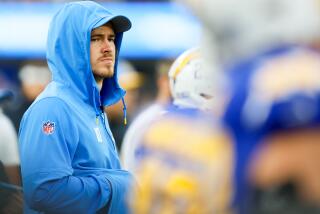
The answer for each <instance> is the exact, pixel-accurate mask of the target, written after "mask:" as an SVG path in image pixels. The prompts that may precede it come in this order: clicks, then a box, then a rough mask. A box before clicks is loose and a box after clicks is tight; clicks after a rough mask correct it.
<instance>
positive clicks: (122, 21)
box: [93, 15, 131, 33]
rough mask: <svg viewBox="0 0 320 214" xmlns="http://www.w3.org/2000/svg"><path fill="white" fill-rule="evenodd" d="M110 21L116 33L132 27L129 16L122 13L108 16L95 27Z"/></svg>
mask: <svg viewBox="0 0 320 214" xmlns="http://www.w3.org/2000/svg"><path fill="white" fill-rule="evenodd" d="M109 22H111V23H112V26H113V30H114V32H115V33H122V32H125V31H128V30H130V28H131V21H130V20H129V19H128V18H127V17H125V16H121V15H117V16H113V17H111V18H108V19H107V20H106V19H102V20H100V21H99V22H98V23H97V24H95V26H94V27H93V28H97V27H100V26H102V25H104V24H106V23H109Z"/></svg>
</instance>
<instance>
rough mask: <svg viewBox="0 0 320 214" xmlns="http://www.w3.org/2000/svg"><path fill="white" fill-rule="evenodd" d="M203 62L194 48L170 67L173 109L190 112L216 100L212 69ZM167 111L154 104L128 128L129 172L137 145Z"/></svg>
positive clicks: (125, 159)
mask: <svg viewBox="0 0 320 214" xmlns="http://www.w3.org/2000/svg"><path fill="white" fill-rule="evenodd" d="M202 63H203V59H202V57H201V53H200V50H199V49H198V48H193V49H190V50H187V51H185V52H184V53H182V54H181V55H180V56H179V57H178V58H177V59H176V60H175V61H174V63H173V64H172V66H171V67H170V70H169V73H168V76H169V85H170V86H169V87H170V91H171V94H172V97H173V106H174V108H178V109H180V108H181V109H188V110H190V111H198V110H203V111H209V110H210V107H211V106H212V100H213V95H212V92H213V85H212V81H211V79H212V77H211V76H210V75H211V73H210V72H207V70H204V69H203V67H202ZM167 87H168V86H167ZM165 111H167V110H166V107H165V104H162V103H158V104H156V105H153V106H152V107H151V108H149V109H147V110H146V111H144V112H142V113H141V114H140V116H139V118H138V119H137V120H136V121H134V123H133V125H132V126H131V127H130V128H129V130H128V133H127V134H126V136H125V142H124V148H123V151H122V160H123V163H124V167H125V168H126V169H128V170H129V171H132V172H134V170H135V166H136V164H137V161H136V160H137V155H138V154H137V147H138V146H139V142H141V137H142V135H143V133H144V131H145V129H147V128H148V126H149V124H150V123H152V122H153V121H154V120H155V119H157V118H158V116H159V115H161V114H163V113H164V112H165Z"/></svg>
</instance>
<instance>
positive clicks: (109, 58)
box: [99, 57, 113, 62]
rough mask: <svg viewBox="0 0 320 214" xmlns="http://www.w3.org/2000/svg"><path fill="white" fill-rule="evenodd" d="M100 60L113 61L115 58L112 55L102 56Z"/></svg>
mask: <svg viewBox="0 0 320 214" xmlns="http://www.w3.org/2000/svg"><path fill="white" fill-rule="evenodd" d="M99 61H101V62H113V58H112V57H101V58H100V59H99Z"/></svg>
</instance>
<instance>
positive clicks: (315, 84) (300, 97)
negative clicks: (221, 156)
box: [224, 46, 320, 213]
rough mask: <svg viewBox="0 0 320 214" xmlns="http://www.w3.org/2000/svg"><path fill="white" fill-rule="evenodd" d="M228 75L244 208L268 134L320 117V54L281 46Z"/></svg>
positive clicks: (237, 182)
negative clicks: (252, 169) (250, 178)
mask: <svg viewBox="0 0 320 214" xmlns="http://www.w3.org/2000/svg"><path fill="white" fill-rule="evenodd" d="M228 75H229V80H230V88H231V97H230V102H229V104H228V105H227V108H226V113H225V116H224V122H225V123H226V125H227V126H228V127H229V128H230V130H232V133H233V138H234V151H235V173H234V186H235V191H234V192H235V196H234V205H235V206H236V209H237V210H239V211H240V212H243V213H245V211H244V210H245V209H246V208H247V207H246V206H250V205H248V204H246V203H247V202H248V197H250V194H251V191H252V189H251V186H250V183H249V181H248V180H247V177H248V165H249V163H250V161H252V156H253V154H254V152H255V150H256V149H257V148H258V146H260V144H262V143H263V138H264V137H266V136H268V134H270V133H273V132H276V131H281V130H294V129H295V128H301V127H311V126H318V125H319V123H320V82H319V81H318V79H319V76H320V55H319V53H318V52H317V51H315V50H312V49H308V48H304V47H297V46H286V47H281V48H277V49H273V50H272V51H268V52H266V53H264V54H261V55H258V56H255V57H253V58H251V59H249V60H246V61H243V62H241V63H238V64H236V65H235V66H233V67H232V68H231V69H229V71H228Z"/></svg>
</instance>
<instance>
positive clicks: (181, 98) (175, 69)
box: [169, 48, 214, 110]
mask: <svg viewBox="0 0 320 214" xmlns="http://www.w3.org/2000/svg"><path fill="white" fill-rule="evenodd" d="M169 80H170V90H171V93H172V96H173V103H174V104H175V105H177V106H178V107H181V108H198V109H201V110H210V109H212V106H213V103H212V101H213V93H214V72H213V71H212V70H210V69H205V68H204V62H203V58H202V56H201V53H200V49H199V48H193V49H189V50H187V51H185V52H184V53H182V54H181V55H180V56H179V57H178V58H177V59H176V60H175V61H174V63H173V64H172V66H171V68H170V70H169Z"/></svg>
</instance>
